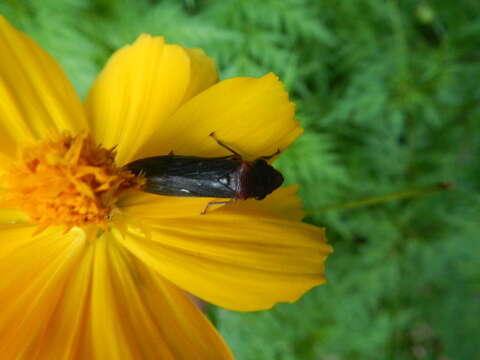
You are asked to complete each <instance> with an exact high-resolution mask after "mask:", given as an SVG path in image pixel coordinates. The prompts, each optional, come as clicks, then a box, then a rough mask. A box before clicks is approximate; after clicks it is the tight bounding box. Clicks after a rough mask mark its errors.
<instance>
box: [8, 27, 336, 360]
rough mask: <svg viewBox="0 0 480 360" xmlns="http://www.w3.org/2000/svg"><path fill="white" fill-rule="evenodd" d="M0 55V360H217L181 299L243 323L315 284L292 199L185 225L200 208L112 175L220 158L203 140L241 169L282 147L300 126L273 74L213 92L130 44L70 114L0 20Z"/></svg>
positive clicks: (221, 348) (43, 63) (206, 327)
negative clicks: (166, 158) (233, 313)
mask: <svg viewBox="0 0 480 360" xmlns="http://www.w3.org/2000/svg"><path fill="white" fill-rule="evenodd" d="M0 52H1V56H0V204H1V206H0V273H1V274H2V276H1V277H0V308H1V309H2V310H1V315H0V354H1V358H2V359H29V360H30V359H56V360H57V359H102V360H103V359H109V360H110V359H122V360H125V359H228V358H231V354H230V351H229V349H228V348H227V346H226V345H225V344H224V342H223V340H222V339H221V337H220V336H219V335H218V333H217V332H216V331H215V329H214V328H213V327H212V325H211V324H210V323H209V322H208V320H207V319H206V318H205V317H204V315H203V314H202V313H201V312H200V311H199V310H198V309H197V308H196V307H195V305H194V304H193V303H192V302H191V300H190V299H189V298H188V296H187V295H186V294H185V292H184V291H186V292H189V293H192V294H194V295H195V296H197V297H199V298H201V299H203V300H205V301H208V302H211V303H213V304H216V305H218V306H222V307H225V308H228V309H233V310H240V311H250V310H261V309H268V308H271V307H272V306H273V305H274V304H276V303H278V302H293V301H295V300H297V299H298V298H299V297H300V296H301V295H302V294H303V293H304V292H305V291H307V290H308V289H310V288H312V287H313V286H315V285H318V284H321V283H323V282H324V271H323V263H324V261H325V259H326V257H327V255H328V254H329V253H330V252H331V248H330V246H329V245H327V244H326V243H325V238H324V232H323V229H320V228H316V227H314V226H311V225H307V224H303V223H301V222H300V220H301V218H302V211H301V209H300V203H299V200H298V199H297V197H296V195H295V187H285V188H280V189H278V190H277V191H275V192H274V193H273V194H271V195H270V196H268V197H267V198H266V199H265V200H262V201H256V200H246V201H239V202H237V203H235V204H232V205H226V206H223V207H221V208H219V209H216V210H215V211H210V212H209V213H208V214H207V215H199V214H200V212H201V211H202V210H203V208H204V207H205V204H206V202H208V201H209V199H201V198H175V197H166V196H156V195H151V194H147V193H142V192H140V191H138V190H136V189H135V187H136V186H137V185H138V179H136V178H135V177H134V176H132V174H130V173H128V172H126V171H125V170H123V168H122V167H121V166H123V165H125V164H126V163H128V162H130V161H132V160H135V159H138V158H142V157H146V156H152V155H162V154H167V153H169V152H170V151H171V150H174V151H175V154H188V155H197V156H205V157H211V156H222V155H226V154H227V153H226V150H225V149H223V148H221V147H219V146H218V145H217V144H216V143H215V142H214V141H212V139H211V138H210V137H209V136H208V135H209V134H210V133H211V132H212V131H215V133H216V134H217V136H218V137H219V138H221V139H222V140H224V141H225V142H227V143H228V144H231V145H232V146H233V147H234V148H235V149H241V150H244V151H246V152H248V153H247V154H246V157H247V158H250V159H253V158H256V157H259V156H261V155H266V154H271V153H274V152H275V151H276V150H277V149H278V148H280V149H285V148H286V147H288V146H289V144H291V143H292V141H293V140H294V139H295V138H296V137H298V136H299V135H300V133H301V132H302V130H301V128H300V127H299V125H298V123H297V122H296V121H294V120H293V116H294V105H293V104H292V103H290V102H289V101H288V97H287V94H286V93H285V91H284V89H283V86H282V84H281V83H280V82H279V81H278V79H277V77H276V76H275V75H272V74H268V75H266V76H264V77H262V78H258V79H257V78H234V79H230V80H224V81H220V82H218V83H217V73H216V69H215V66H214V64H213V62H212V60H211V59H210V58H208V57H207V56H206V55H205V54H204V53H203V52H202V51H201V50H197V49H186V48H183V47H181V46H177V45H167V44H166V43H165V42H164V40H163V39H162V38H155V37H151V36H148V35H142V36H140V37H139V38H138V40H137V41H136V42H135V43H134V44H133V45H130V46H126V47H124V48H122V49H121V50H119V51H117V52H116V53H115V54H114V55H113V56H112V58H111V59H110V61H109V62H108V64H107V65H106V67H105V69H104V70H103V71H102V73H101V74H100V76H99V77H98V79H97V80H96V82H95V84H94V86H93V87H92V89H91V91H90V93H89V95H88V98H87V100H86V102H85V104H82V103H81V102H80V100H79V98H78V97H77V95H76V94H75V92H74V90H73V88H72V86H71V85H70V83H69V81H68V80H67V78H66V76H65V74H64V73H63V72H62V70H61V69H60V67H59V65H58V64H57V63H56V62H55V61H54V60H53V59H52V58H51V57H50V56H49V55H48V54H47V53H45V52H44V51H43V50H42V49H41V48H40V47H38V46H37V45H36V44H35V43H34V42H33V41H32V40H31V39H30V38H28V37H27V36H25V35H24V34H22V33H20V32H18V31H17V30H15V29H13V28H12V27H11V26H10V25H9V24H8V23H7V22H6V20H5V19H3V18H0ZM114 148H115V150H113V149H114Z"/></svg>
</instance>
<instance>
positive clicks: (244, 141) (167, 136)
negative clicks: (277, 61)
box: [136, 74, 302, 159]
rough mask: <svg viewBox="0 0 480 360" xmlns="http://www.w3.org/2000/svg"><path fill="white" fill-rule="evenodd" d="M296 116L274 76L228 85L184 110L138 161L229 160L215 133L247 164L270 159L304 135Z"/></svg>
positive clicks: (194, 100)
mask: <svg viewBox="0 0 480 360" xmlns="http://www.w3.org/2000/svg"><path fill="white" fill-rule="evenodd" d="M294 112H295V106H294V104H293V103H291V102H290V101H289V100H288V94H287V93H286V92H285V89H284V87H283V85H282V83H281V82H280V81H279V80H278V78H277V76H276V75H274V74H267V75H265V76H264V77H262V78H259V79H256V78H234V79H230V80H224V81H221V82H219V83H218V84H216V85H214V86H212V87H210V88H208V89H207V90H205V91H203V92H202V93H200V94H199V95H197V96H195V97H194V98H192V99H191V100H190V101H189V102H187V103H186V104H185V105H183V106H182V107H181V108H180V109H179V110H178V111H177V112H176V113H175V114H174V115H173V116H172V117H171V118H170V119H168V123H169V124H171V126H168V127H167V126H163V127H162V128H161V131H159V132H158V136H156V137H155V139H152V140H151V141H150V142H149V143H146V144H145V145H144V147H142V150H141V151H140V152H139V153H138V154H137V156H136V158H141V157H146V156H154V155H159V154H165V153H168V152H169V151H170V150H174V152H175V154H184V155H197V156H222V155H229V152H228V151H227V150H225V149H223V148H222V147H220V146H219V145H218V144H217V143H215V141H214V140H213V139H212V138H211V137H210V136H209V135H210V133H212V132H215V134H216V136H217V138H219V139H220V140H222V141H223V142H225V143H226V144H228V145H229V146H230V147H232V148H233V149H235V150H237V151H238V152H239V153H240V154H242V155H244V156H245V157H246V158H247V159H254V158H257V157H259V156H267V155H271V154H273V153H275V152H276V151H277V150H278V149H280V150H283V149H285V148H286V147H288V146H289V145H290V144H291V143H292V142H293V141H294V140H295V139H296V138H297V137H298V136H299V135H300V134H301V133H302V129H301V128H300V127H299V124H298V122H297V121H295V120H294V119H293V117H294Z"/></svg>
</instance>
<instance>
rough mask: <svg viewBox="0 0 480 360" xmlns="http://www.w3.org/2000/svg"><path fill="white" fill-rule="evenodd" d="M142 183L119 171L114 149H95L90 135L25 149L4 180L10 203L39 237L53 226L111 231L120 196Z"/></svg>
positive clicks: (55, 139) (56, 139) (57, 139)
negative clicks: (87, 227)
mask: <svg viewBox="0 0 480 360" xmlns="http://www.w3.org/2000/svg"><path fill="white" fill-rule="evenodd" d="M140 182H141V180H139V179H138V178H137V177H135V175H134V174H132V173H130V172H129V171H127V170H125V169H122V168H120V167H117V166H116V165H115V151H114V149H106V148H103V147H101V146H99V145H97V144H96V143H95V141H94V140H93V138H92V137H91V136H90V135H89V133H88V132H82V133H80V134H79V135H77V136H70V135H57V136H54V137H53V139H52V140H48V141H44V142H41V143H37V144H35V145H34V146H31V147H26V148H24V149H23V150H21V151H20V152H19V156H18V159H17V161H16V162H14V163H12V164H11V166H10V169H9V171H8V172H7V174H6V175H5V178H4V183H5V184H6V188H7V201H8V203H9V204H11V205H13V206H15V207H17V208H19V209H21V210H22V211H24V212H25V213H26V214H27V215H29V216H30V218H31V220H32V221H33V222H35V223H38V224H39V229H38V230H37V231H42V230H44V229H45V228H47V227H48V226H52V225H64V226H66V228H67V230H68V229H70V228H72V227H74V226H85V225H89V224H95V225H99V226H101V227H103V228H107V227H108V223H109V219H110V215H111V213H112V211H113V210H114V209H115V208H116V202H117V200H118V197H119V195H120V194H122V193H123V192H125V191H126V190H128V189H132V188H137V187H139V186H140Z"/></svg>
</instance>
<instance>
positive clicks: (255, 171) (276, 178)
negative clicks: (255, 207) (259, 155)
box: [247, 159, 283, 200]
mask: <svg viewBox="0 0 480 360" xmlns="http://www.w3.org/2000/svg"><path fill="white" fill-rule="evenodd" d="M282 183H283V176H282V174H280V172H278V171H277V170H275V169H274V168H273V167H272V166H271V165H269V164H268V163H267V162H266V161H265V160H263V159H258V160H255V161H254V162H253V164H252V165H251V168H250V171H249V174H248V180H247V186H248V192H249V195H250V196H249V197H254V198H255V199H257V200H262V199H263V198H264V197H265V196H267V195H268V194H270V193H271V192H272V191H273V190H275V189H276V188H278V187H279V186H280V185H282Z"/></svg>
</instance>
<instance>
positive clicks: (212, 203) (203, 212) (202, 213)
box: [200, 199, 235, 215]
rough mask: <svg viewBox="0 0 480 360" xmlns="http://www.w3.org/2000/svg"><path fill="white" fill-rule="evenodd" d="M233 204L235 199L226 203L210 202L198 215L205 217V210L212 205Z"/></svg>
mask: <svg viewBox="0 0 480 360" xmlns="http://www.w3.org/2000/svg"><path fill="white" fill-rule="evenodd" d="M234 202H235V199H231V200H228V201H210V202H209V203H207V206H205V209H203V210H202V212H201V213H200V215H205V214H206V213H207V210H208V208H209V207H210V206H212V205H227V204H233V203H234Z"/></svg>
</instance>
